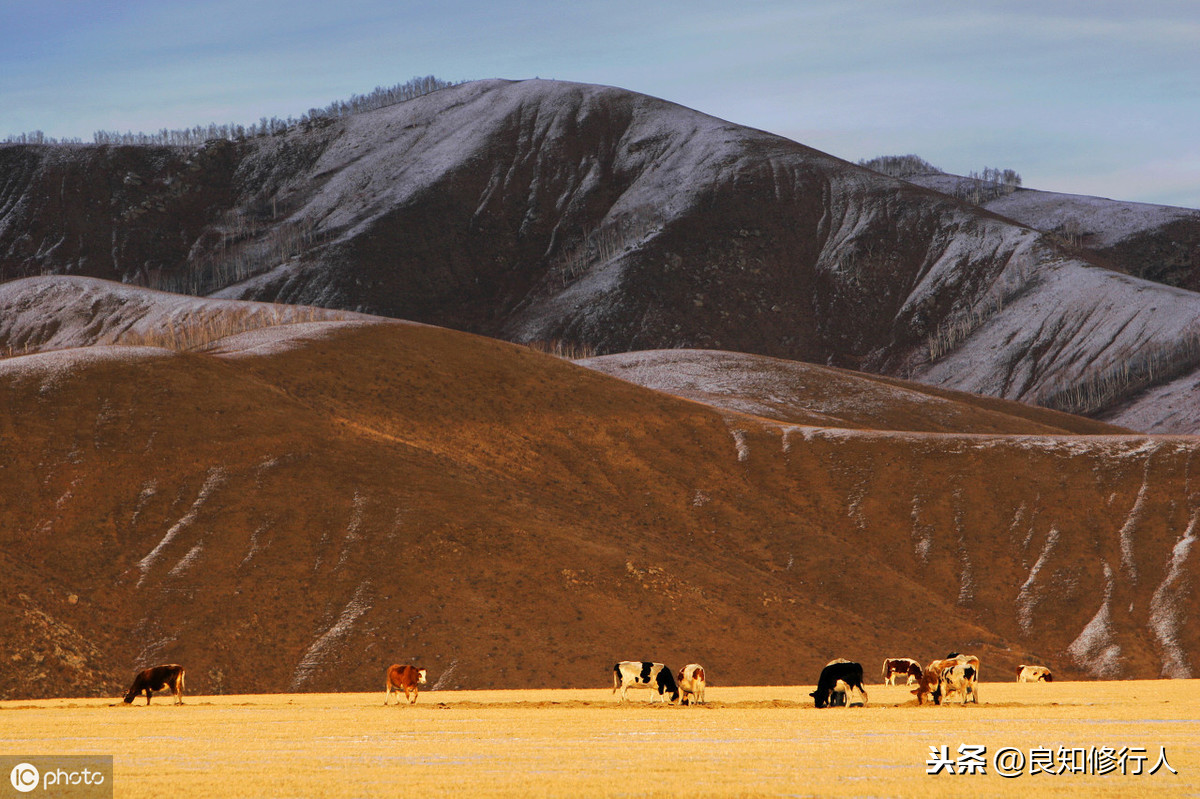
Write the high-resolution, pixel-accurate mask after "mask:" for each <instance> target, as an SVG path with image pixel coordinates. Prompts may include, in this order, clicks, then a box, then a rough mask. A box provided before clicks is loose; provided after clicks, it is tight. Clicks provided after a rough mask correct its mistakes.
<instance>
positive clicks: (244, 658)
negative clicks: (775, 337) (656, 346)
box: [0, 279, 1200, 697]
mask: <svg viewBox="0 0 1200 799" xmlns="http://www.w3.org/2000/svg"><path fill="white" fill-rule="evenodd" d="M64 283H66V284H68V285H70V284H77V286H76V290H77V293H79V294H80V295H86V294H87V293H88V292H92V294H91V295H90V296H89V299H88V301H87V305H88V307H93V303H94V307H95V309H96V316H95V318H94V319H93V320H91V323H90V326H91V327H92V329H95V330H105V331H111V330H114V329H121V328H123V327H127V326H128V321H129V320H127V319H125V318H123V314H124V311H123V310H122V309H123V308H126V307H127V308H128V309H129V313H130V314H131V315H132V316H135V317H137V318H138V319H139V320H140V324H141V325H144V326H148V327H153V326H154V325H155V320H156V319H159V317H161V319H159V321H162V320H163V319H167V318H175V319H178V316H177V315H178V312H179V307H178V302H179V300H178V299H177V298H171V297H169V296H167V295H159V294H154V293H143V294H141V295H140V296H139V293H138V292H136V291H134V290H132V289H129V288H128V287H120V286H113V287H112V288H111V294H110V295H108V298H107V300H106V299H105V298H104V288H105V287H104V285H103V284H98V283H96V282H86V281H79V280H78V279H72V280H66V279H35V280H31V281H22V282H19V283H16V284H9V285H8V286H6V287H5V295H4V297H3V299H5V301H6V302H9V303H12V304H18V303H21V302H24V303H26V304H27V305H28V304H29V303H31V302H32V300H31V298H34V297H37V296H44V297H47V298H48V299H47V313H46V314H45V315H44V317H43V318H44V320H45V322H46V326H45V327H44V328H43V330H44V335H48V336H53V335H66V331H63V330H56V331H53V332H51V330H50V327H51V326H52V324H51V323H52V320H53V319H54V318H55V317H54V315H53V314H51V313H50V309H53V308H55V307H57V306H56V303H57V302H58V300H56V299H55V297H56V296H59V293H58V292H57V290H59V289H61V288H62V286H63V284H64ZM119 298H124V299H123V300H121V301H118V299H119ZM191 302H203V303H205V307H206V310H207V316H205V317H204V318H203V319H204V321H203V323H202V324H203V326H206V327H209V328H211V327H212V319H213V317H214V316H222V315H228V316H230V317H233V318H236V319H241V320H256V326H254V327H252V328H251V329H246V330H244V331H243V332H239V333H236V334H234V335H232V336H228V337H224V338H219V339H213V340H207V341H204V342H203V343H202V344H196V345H194V346H195V347H196V348H193V349H187V347H193V345H192V344H187V345H185V347H184V349H164V348H161V347H148V346H127V345H122V344H119V343H95V344H92V345H87V344H86V341H85V336H84V335H83V334H80V335H79V336H78V337H76V338H74V339H72V340H73V341H75V342H76V344H77V345H78V346H74V347H72V348H68V349H60V350H53V351H48V352H37V353H31V354H28V355H18V356H14V357H9V358H4V359H0V402H2V403H3V407H4V408H5V409H6V412H5V414H3V415H0V497H3V498H4V499H3V501H2V502H0V536H2V539H0V558H2V559H3V564H2V565H3V566H4V568H5V570H6V571H5V573H6V575H8V576H7V577H6V579H5V581H4V583H3V585H2V586H0V605H3V607H4V609H5V610H6V611H7V612H6V613H4V614H3V615H2V616H0V629H2V630H3V634H4V636H5V639H6V640H9V641H11V642H13V645H12V647H11V651H10V654H9V655H8V656H6V657H5V658H3V659H0V691H2V692H3V695H4V696H8V697H15V696H44V695H48V694H55V693H61V692H62V691H63V688H62V686H63V685H71V686H73V687H72V689H71V691H72V692H75V691H78V692H84V693H107V694H108V695H115V694H116V693H118V692H119V691H121V690H123V689H124V687H125V685H124V682H125V680H126V679H128V674H129V672H130V671H131V670H132V669H133V668H134V667H135V666H138V665H141V664H144V663H147V662H155V661H178V662H182V663H184V664H186V665H187V667H188V668H189V674H190V676H189V684H190V686H191V689H192V690H193V691H196V692H206V691H281V690H371V689H374V688H375V687H376V686H377V683H378V681H379V678H380V675H381V673H382V669H383V668H384V667H385V666H386V665H387V664H389V663H391V662H394V661H400V662H405V661H409V660H419V661H421V662H423V664H424V665H427V666H428V667H429V668H430V669H431V672H432V673H431V678H432V680H433V681H434V682H438V683H440V684H441V685H442V686H443V687H453V686H459V685H461V686H463V687H494V686H500V685H511V684H514V683H519V684H523V685H527V686H533V687H551V686H555V685H570V686H588V685H603V684H605V682H606V680H608V679H609V678H610V671H611V664H612V662H613V661H614V660H619V659H625V658H629V657H649V658H655V659H660V660H663V661H665V662H668V663H671V664H682V663H684V662H688V661H691V660H696V661H699V662H703V663H705V664H707V665H709V667H710V668H711V669H713V670H714V673H715V674H720V675H721V680H722V681H724V682H727V683H729V684H733V683H767V684H771V683H780V682H794V681H795V680H796V679H797V673H796V668H797V667H800V668H801V669H802V670H803V671H807V669H812V673H813V674H814V675H815V673H816V671H817V670H818V669H819V667H820V665H821V664H823V663H824V662H826V661H828V660H829V659H830V658H832V657H837V656H846V657H852V658H855V659H858V660H860V661H861V662H864V663H867V664H870V663H874V662H877V661H878V660H880V659H881V658H882V657H885V656H890V655H897V654H908V655H913V656H916V657H919V658H921V659H923V660H924V659H929V658H931V657H934V656H938V655H941V654H944V653H945V652H946V651H951V650H956V649H957V650H970V651H974V652H976V653H978V654H980V655H981V656H982V657H983V658H984V660H985V662H986V663H987V664H988V666H987V668H989V669H991V670H992V673H993V674H994V675H1000V674H1003V673H1004V671H1005V670H1006V669H1008V668H1010V667H1012V666H1014V665H1015V664H1017V663H1020V662H1026V661H1028V660H1031V659H1036V660H1039V661H1044V662H1049V663H1051V664H1052V665H1054V666H1055V667H1057V668H1056V670H1057V671H1059V672H1060V673H1062V674H1063V675H1064V676H1089V675H1090V676H1104V677H1113V676H1157V675H1167V676H1187V675H1191V674H1193V673H1194V668H1195V658H1196V657H1197V653H1200V637H1198V636H1200V634H1198V633H1197V629H1198V628H1197V626H1196V625H1195V624H1194V623H1193V622H1194V620H1195V619H1196V618H1197V614H1198V613H1200V606H1198V604H1197V603H1198V602H1200V594H1198V593H1197V592H1196V591H1194V590H1192V587H1193V586H1194V585H1195V581H1196V574H1195V563H1194V559H1193V558H1191V557H1190V553H1191V542H1192V541H1194V539H1195V524H1196V519H1197V518H1200V516H1198V515H1197V514H1200V497H1198V496H1197V495H1196V494H1195V492H1194V490H1193V486H1192V481H1191V479H1190V467H1191V463H1192V460H1193V456H1194V455H1195V453H1196V451H1197V447H1198V446H1200V443H1198V442H1197V440H1196V439H1193V438H1170V437H1157V438H1147V437H1144V436H1120V435H1118V436H1062V435H1031V434H1028V433H1021V434H1015V435H997V434H986V435H980V434H969V433H961V432H959V433H944V434H933V433H910V432H903V431H891V432H879V431H873V430H838V429H831V428H828V427H826V428H823V429H817V428H813V427H806V426H802V425H797V424H794V423H790V422H779V421H773V420H770V419H765V418H762V417H760V416H751V415H745V414H741V413H737V412H735V411H731V410H728V409H717V408H711V407H707V406H705V405H703V404H700V403H697V402H692V401H688V400H684V399H679V398H675V397H671V396H668V395H666V394H663V393H659V392H655V391H650V390H647V389H645V388H641V387H639V386H635V385H633V384H631V383H629V382H627V381H624V380H617V379H614V378H612V377H608V376H606V375H603V374H600V373H598V372H596V371H594V370H590V369H585V368H581V367H579V366H576V365H574V364H572V363H570V362H566V361H563V360H561V359H558V358H554V357H551V356H547V355H543V354H540V353H538V352H535V351H533V350H531V349H528V348H523V347H516V346H513V345H510V344H506V343H503V342H499V341H495V340H490V339H484V338H480V337H476V336H472V335H468V334H465V333H461V332H455V331H450V330H446V329H441V328H436V327H430V326H425V325H416V324H409V323H400V322H394V321H387V320H370V319H364V318H361V317H358V318H353V319H351V318H346V319H336V318H330V319H325V320H311V319H305V320H304V321H302V322H301V323H297V324H288V323H286V322H280V321H277V320H275V319H274V318H273V317H272V316H270V315H268V314H266V313H263V312H260V313H258V314H253V313H251V311H252V310H256V309H251V308H247V307H246V306H244V305H242V304H240V303H234V302H220V301H198V300H191ZM35 310H36V309H35V308H34V307H32V306H30V307H29V309H28V314H27V315H26V317H25V318H27V319H33V318H35V316H36V313H35ZM258 310H260V311H261V309H258ZM281 313H283V311H281ZM68 315H70V314H68ZM4 316H5V315H4V314H0V318H4ZM73 318H75V319H76V322H74V323H73V324H74V325H78V324H80V323H84V325H85V326H88V325H89V323H86V322H84V320H83V315H82V314H77V315H75V316H74V317H73ZM192 318H193V319H199V318H200V317H192ZM72 335H74V334H72ZM185 339H186V340H187V341H200V339H189V338H187V337H184V336H181V337H179V338H178V339H177V341H179V342H182V341H184V340H185ZM26 343H29V344H34V342H33V341H32V339H28V338H27V340H26ZM811 378H812V379H814V380H817V379H825V378H828V381H829V391H830V392H836V391H838V390H843V389H844V388H845V387H846V386H847V382H846V381H845V379H844V376H842V377H839V378H838V379H834V376H833V375H827V374H822V373H819V372H815V373H813V374H812V375H811ZM839 386H841V387H842V388H839ZM849 390H850V391H852V392H854V391H858V388H856V387H854V386H853V385H850V386H849ZM853 399H854V397H853V396H850V397H847V403H846V404H848V405H852V404H853ZM856 412H859V413H861V412H862V410H861V408H860V409H859V410H858V411H856ZM888 412H889V411H888V409H887V408H881V410H880V413H881V415H883V416H886V415H887V414H888ZM1017 418H1018V423H1019V424H1022V425H1024V424H1029V423H1030V421H1029V420H1020V419H1019V417H1017ZM860 421H862V422H864V423H865V422H866V418H865V417H863V418H861V419H860ZM1085 424H1086V423H1085Z"/></svg>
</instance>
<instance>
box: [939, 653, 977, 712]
mask: <svg viewBox="0 0 1200 799" xmlns="http://www.w3.org/2000/svg"><path fill="white" fill-rule="evenodd" d="M978 677H979V670H978V669H976V668H975V667H974V666H972V665H971V664H970V663H968V662H966V661H964V660H956V661H954V662H953V663H952V664H951V665H949V666H947V667H946V668H944V669H942V676H941V678H940V679H939V681H938V692H939V693H940V694H941V701H943V702H944V701H946V700H947V699H949V698H950V697H951V696H952V695H953V694H956V693H957V694H962V698H963V700H962V701H963V704H964V705H965V704H966V703H967V700H971V701H973V702H975V704H979V694H978V693H976V691H975V681H976V680H977V679H978Z"/></svg>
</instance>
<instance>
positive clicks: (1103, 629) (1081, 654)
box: [1067, 561, 1123, 679]
mask: <svg viewBox="0 0 1200 799" xmlns="http://www.w3.org/2000/svg"><path fill="white" fill-rule="evenodd" d="M1114 585H1115V580H1114V577H1113V570H1112V567H1111V566H1109V565H1108V562H1107V561H1105V563H1104V600H1103V601H1102V602H1101V603H1100V609H1099V610H1097V611H1096V615H1095V616H1093V617H1092V620H1091V621H1089V622H1088V623H1087V625H1086V626H1085V627H1084V628H1083V630H1082V631H1081V632H1080V633H1079V636H1078V637H1077V638H1076V639H1075V640H1074V641H1072V642H1071V644H1070V646H1068V647H1067V654H1069V655H1070V656H1071V659H1072V660H1074V661H1075V665H1076V666H1078V667H1079V668H1081V669H1083V670H1084V671H1087V672H1088V673H1090V674H1091V675H1092V676H1093V677H1098V678H1100V679H1114V678H1117V677H1120V676H1121V673H1122V670H1123V669H1122V666H1121V646H1120V644H1118V643H1117V638H1116V634H1115V632H1114V630H1113V619H1112V596H1113V587H1114Z"/></svg>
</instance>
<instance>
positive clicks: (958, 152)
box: [0, 0, 1200, 208]
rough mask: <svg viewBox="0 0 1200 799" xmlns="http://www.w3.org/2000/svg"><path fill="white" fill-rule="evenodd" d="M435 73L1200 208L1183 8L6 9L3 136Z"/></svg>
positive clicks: (231, 1)
mask: <svg viewBox="0 0 1200 799" xmlns="http://www.w3.org/2000/svg"><path fill="white" fill-rule="evenodd" d="M427 74H433V75H437V76H438V77H440V78H443V79H446V80H462V79H474V78H528V77H542V78H557V79H562V80H575V81H583V82H587V83H602V84H608V85H614V86H621V87H623V88H627V89H632V90H635V91H640V92H645V93H647V94H651V95H655V96H657V97H662V98H664V99H667V100H672V101H674V102H677V103H681V104H683V105H686V106H689V107H692V108H696V109H698V110H700V111H704V112H707V113H710V114H714V115H716V116H719V117H723V118H725V119H728V120H731V121H733V122H737V123H741V124H745V125H750V126H752V127H757V128H762V129H764V130H768V131H771V132H773V133H778V134H780V135H783V136H787V137H788V138H791V139H795V140H796V141H799V142H802V143H804V144H807V145H810V146H812V147H816V148H817V149H820V150H824V151H826V152H828V153H831V154H833V155H836V156H839V157H842V158H846V159H849V160H858V159H860V158H868V157H871V156H875V155H884V154H903V153H917V154H918V155H921V156H922V157H924V158H925V159H927V160H929V161H930V162H932V163H934V164H936V165H938V166H940V167H942V168H943V169H945V170H947V171H950V172H960V173H962V172H967V171H969V170H979V169H982V168H983V167H984V166H996V167H1006V168H1011V169H1015V170H1017V171H1018V172H1019V173H1020V174H1021V175H1022V177H1023V178H1024V182H1025V185H1026V186H1029V187H1032V188H1042V189H1048V190H1052V191H1065V192H1074V193H1081V194H1098V195H1101V196H1106V197H1114V198H1118V199H1127V200H1141V201H1146V202H1160V203H1169V204H1175V205H1186V206H1190V207H1193V208H1197V207H1200V2H1198V0H1145V1H1143V2H1136V3H1135V2H1128V0H1121V1H1120V2H1117V1H1115V0H1042V1H1041V2H1024V1H1023V0H1004V1H1000V0H995V1H994V2H964V1H963V0H946V1H945V2H943V1H942V0H931V1H930V2H916V1H915V0H842V1H841V2H827V3H810V2H795V1H793V2H772V1H771V0H764V1H763V2H753V1H751V2H744V3H740V4H739V3H730V2H709V1H708V0H688V1H686V2H657V3H656V2H646V1H645V0H643V2H629V1H628V0H619V1H618V2H597V1H594V0H572V1H570V2H562V0H555V1H554V2H542V1H541V0H536V1H535V2H528V3H523V4H505V3H501V2H494V1H493V2H477V1H476V0H444V1H443V2H424V3H421V4H416V3H406V2H395V1H394V0H393V1H392V2H385V1H384V0H338V2H330V0H298V1H297V2H273V1H271V0H261V1H260V0H237V1H236V2H235V0H198V1H197V2H187V3H185V2H172V1H171V0H155V1H154V2H150V1H149V0H122V1H121V2H99V1H98V0H20V1H15V0H0V137H3V136H5V135H8V134H15V133H22V132H27V131H33V130H42V131H44V132H45V133H46V134H47V135H49V136H56V137H73V136H78V137H81V138H83V139H84V140H85V141H90V140H91V136H92V132H93V131H95V130H97V129H106V130H142V131H153V130H158V129H160V128H163V127H167V128H178V127H190V126H192V125H195V124H207V123H209V122H235V123H241V124H249V123H251V122H253V121H256V120H257V119H258V118H259V117H262V116H280V117H286V116H289V115H292V116H299V115H300V114H302V113H303V112H304V111H306V110H307V109H309V108H312V107H317V106H324V105H326V104H327V103H329V102H330V101H332V100H336V99H343V98H347V97H349V96H350V95H351V94H355V93H360V94H361V93H365V92H369V91H370V90H371V89H373V88H374V87H376V86H379V85H391V84H395V83H402V82H404V81H406V80H408V79H409V78H411V77H413V76H414V75H427Z"/></svg>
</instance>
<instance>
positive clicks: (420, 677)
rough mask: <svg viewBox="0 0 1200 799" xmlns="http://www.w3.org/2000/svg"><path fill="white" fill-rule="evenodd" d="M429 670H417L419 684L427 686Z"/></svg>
mask: <svg viewBox="0 0 1200 799" xmlns="http://www.w3.org/2000/svg"><path fill="white" fill-rule="evenodd" d="M427 671H428V669H417V682H418V683H420V684H421V685H424V684H425V674H426V672H427Z"/></svg>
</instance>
